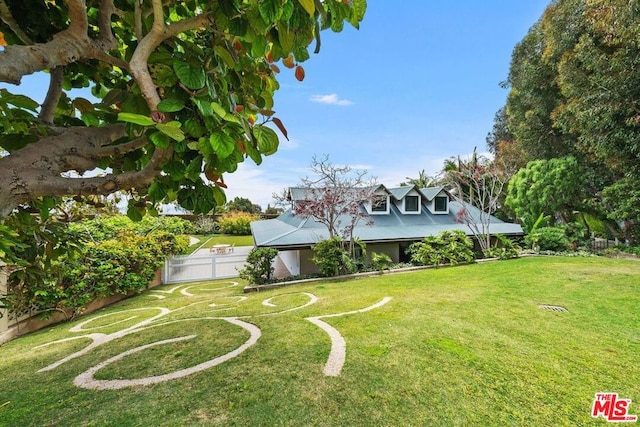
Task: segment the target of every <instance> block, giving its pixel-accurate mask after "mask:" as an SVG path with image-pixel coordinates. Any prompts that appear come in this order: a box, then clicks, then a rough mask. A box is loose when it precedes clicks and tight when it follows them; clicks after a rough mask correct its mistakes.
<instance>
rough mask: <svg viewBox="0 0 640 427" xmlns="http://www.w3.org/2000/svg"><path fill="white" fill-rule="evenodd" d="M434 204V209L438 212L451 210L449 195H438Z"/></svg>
mask: <svg viewBox="0 0 640 427" xmlns="http://www.w3.org/2000/svg"><path fill="white" fill-rule="evenodd" d="M433 202H434V206H433V209H434V210H435V211H436V212H448V211H449V206H448V203H449V198H448V197H442V196H438V197H436V198H435V199H434V201H433Z"/></svg>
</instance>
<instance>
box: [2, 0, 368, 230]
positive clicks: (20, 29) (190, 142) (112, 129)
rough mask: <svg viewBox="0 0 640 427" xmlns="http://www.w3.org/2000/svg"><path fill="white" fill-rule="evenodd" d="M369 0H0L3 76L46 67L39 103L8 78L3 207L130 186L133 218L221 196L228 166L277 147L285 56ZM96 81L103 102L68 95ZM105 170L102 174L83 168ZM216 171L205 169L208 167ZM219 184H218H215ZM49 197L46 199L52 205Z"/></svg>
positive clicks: (298, 70)
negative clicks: (276, 102)
mask: <svg viewBox="0 0 640 427" xmlns="http://www.w3.org/2000/svg"><path fill="white" fill-rule="evenodd" d="M365 8H366V0H353V1H341V0H325V1H322V2H321V1H313V0H260V1H258V0H248V1H240V0H218V1H216V0H187V1H174V0H169V1H163V0H145V1H129V0H66V1H64V2H63V1H46V2H44V1H39V0H25V1H21V2H17V1H15V2H6V1H4V0H0V35H1V36H3V37H0V42H1V43H2V44H4V45H5V46H4V50H2V51H0V81H1V82H6V83H10V84H15V85H18V84H19V83H20V81H21V79H22V77H23V76H26V75H28V74H32V73H35V72H38V71H48V73H49V80H50V85H49V91H48V93H47V95H46V98H45V100H44V102H43V103H42V105H38V103H37V102H36V101H34V100H32V99H30V98H29V97H27V96H25V95H24V94H21V93H17V92H16V90H18V89H19V87H16V88H11V90H9V89H0V149H1V150H2V152H4V153H5V155H4V157H2V158H0V218H2V217H5V216H6V215H8V214H9V213H11V212H12V210H13V209H14V208H16V207H17V206H19V205H21V204H31V203H34V202H37V201H38V200H39V199H41V198H43V197H59V196H65V195H107V194H110V193H113V192H117V191H120V190H130V191H132V192H133V193H134V196H135V197H134V198H132V201H131V203H130V206H129V213H130V214H131V215H132V216H140V215H141V214H143V213H144V212H145V211H146V210H148V209H152V205H153V204H154V203H156V202H160V201H163V202H174V201H177V202H178V203H179V204H180V205H181V206H183V207H184V208H186V209H188V210H191V211H193V212H195V213H199V212H207V211H209V210H211V209H212V208H213V207H215V206H216V205H221V204H223V203H224V201H225V197H224V192H223V190H222V189H221V188H224V187H225V185H224V179H223V176H224V174H226V173H231V172H233V171H235V170H236V168H237V165H238V163H240V162H242V161H244V160H245V158H251V159H252V160H253V161H254V162H255V163H256V164H260V163H261V162H262V158H263V156H267V155H270V154H273V153H275V152H276V150H277V148H278V136H277V134H276V133H275V131H274V130H273V128H272V127H270V126H267V124H268V123H272V124H273V125H274V126H275V127H277V128H278V129H279V130H280V131H281V132H282V133H283V134H284V136H285V137H286V136H287V134H286V129H285V127H284V125H283V123H282V121H281V120H280V119H278V118H276V117H275V116H274V115H273V114H274V111H273V95H274V92H275V91H276V90H277V89H278V87H279V85H278V82H277V80H276V73H277V72H278V71H279V68H278V66H277V65H276V64H275V62H278V61H282V64H283V65H284V67H287V68H293V69H295V70H294V71H292V72H294V73H295V76H296V78H298V80H302V79H303V78H304V69H303V68H302V65H300V63H302V62H304V61H306V60H307V59H308V58H309V47H310V46H311V45H313V44H314V41H315V48H314V51H315V52H318V51H319V48H320V30H321V29H331V30H333V31H336V32H339V31H341V30H342V29H343V26H344V23H345V22H348V23H350V24H351V25H353V26H355V27H358V25H359V22H360V21H361V20H362V19H363V16H364V12H365ZM82 87H90V88H91V91H92V94H93V96H94V97H96V98H97V99H98V102H92V101H90V100H88V99H85V98H81V97H73V96H71V95H69V94H68V93H67V91H68V90H69V89H72V88H82ZM96 168H101V169H102V170H104V171H105V173H104V174H102V175H100V176H90V175H84V173H85V172H87V171H91V170H94V169H96ZM202 174H204V175H206V177H207V178H208V180H204V179H203V178H202ZM210 183H213V184H210ZM45 205H46V206H49V205H50V203H46V204H45Z"/></svg>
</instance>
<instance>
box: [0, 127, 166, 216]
mask: <svg viewBox="0 0 640 427" xmlns="http://www.w3.org/2000/svg"><path fill="white" fill-rule="evenodd" d="M126 135H127V134H126V127H125V125H121V124H118V125H113V126H108V127H103V128H84V127H80V128H71V129H69V130H68V131H67V132H64V133H63V134H61V135H56V136H50V137H47V138H44V139H42V140H40V141H38V142H36V143H33V144H29V145H27V146H26V147H24V148H22V149H20V150H16V151H14V152H12V153H11V154H10V155H9V156H6V157H3V158H0V200H3V201H5V204H4V205H3V206H0V217H3V216H6V215H7V214H8V213H10V212H11V211H12V210H13V208H15V207H16V206H18V205H19V204H20V203H26V202H28V201H31V200H34V199H36V198H38V197H42V196H47V195H48V196H65V195H71V194H80V195H89V194H104V195H106V194H110V193H113V192H115V191H119V190H129V189H131V188H134V187H135V188H140V187H141V186H146V185H148V184H149V183H150V182H151V181H152V180H153V179H154V178H155V177H156V176H158V174H159V173H160V171H161V169H162V166H163V164H164V163H165V162H166V161H167V159H168V158H169V157H170V156H171V154H172V153H173V151H172V149H167V150H161V149H156V150H155V151H154V153H153V155H152V157H151V160H150V161H149V162H148V163H147V164H146V165H145V166H144V167H143V168H142V169H140V170H138V171H132V172H125V173H122V174H119V175H116V174H110V175H107V176H105V177H93V178H87V177H80V178H75V177H72V178H70V177H63V176H62V174H63V173H65V172H69V171H73V170H75V171H78V172H80V173H82V172H84V171H86V170H92V169H95V168H96V167H97V165H98V160H99V159H100V158H101V157H104V156H109V155H113V154H117V153H126V152H131V151H134V150H136V149H140V148H142V147H144V146H145V145H146V144H147V143H148V141H147V138H146V137H144V136H142V137H140V138H136V139H135V140H133V141H129V142H126V143H124V144H120V145H115V146H111V145H109V144H111V143H113V142H114V141H117V140H118V139H120V138H123V137H126ZM43 147H46V149H45V148H43Z"/></svg>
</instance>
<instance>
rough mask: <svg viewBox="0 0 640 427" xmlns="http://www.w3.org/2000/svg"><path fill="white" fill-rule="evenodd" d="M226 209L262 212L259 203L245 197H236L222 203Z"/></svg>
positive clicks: (254, 212)
mask: <svg viewBox="0 0 640 427" xmlns="http://www.w3.org/2000/svg"><path fill="white" fill-rule="evenodd" d="M224 207H225V209H226V210H227V211H240V212H248V213H251V214H256V213H260V212H262V208H261V207H260V205H256V204H255V203H252V202H251V200H249V199H247V198H245V197H236V198H234V199H233V200H232V201H230V202H228V203H227V204H226V205H224Z"/></svg>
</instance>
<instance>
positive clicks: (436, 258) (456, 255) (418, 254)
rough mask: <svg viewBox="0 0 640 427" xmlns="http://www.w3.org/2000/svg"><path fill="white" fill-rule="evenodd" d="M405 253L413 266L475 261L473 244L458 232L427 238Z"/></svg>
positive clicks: (413, 245) (447, 232)
mask: <svg viewBox="0 0 640 427" xmlns="http://www.w3.org/2000/svg"><path fill="white" fill-rule="evenodd" d="M407 253H408V254H409V255H410V257H411V262H412V263H413V264H414V265H435V266H439V265H441V264H451V265H455V264H458V263H461V262H472V261H473V260H474V259H475V256H474V254H473V242H472V241H471V239H469V238H468V237H467V236H466V235H465V234H464V232H462V231H460V230H452V231H443V232H441V233H440V234H439V235H437V236H427V237H425V238H424V240H423V241H422V242H417V243H413V244H412V245H411V246H409V248H408V249H407Z"/></svg>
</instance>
